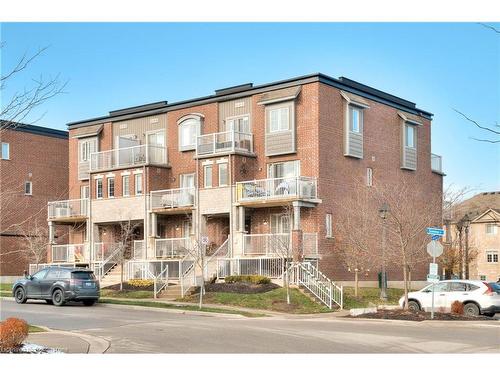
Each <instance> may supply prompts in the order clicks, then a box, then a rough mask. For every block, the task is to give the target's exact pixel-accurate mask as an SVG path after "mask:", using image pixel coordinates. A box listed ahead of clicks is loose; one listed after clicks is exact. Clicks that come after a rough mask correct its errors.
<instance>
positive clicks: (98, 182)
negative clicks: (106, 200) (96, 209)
mask: <svg viewBox="0 0 500 375" xmlns="http://www.w3.org/2000/svg"><path fill="white" fill-rule="evenodd" d="M95 196H96V198H97V199H102V178H96V180H95Z"/></svg>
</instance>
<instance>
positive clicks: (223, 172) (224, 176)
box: [219, 163, 229, 186]
mask: <svg viewBox="0 0 500 375" xmlns="http://www.w3.org/2000/svg"><path fill="white" fill-rule="evenodd" d="M228 180H229V179H228V173H227V163H220V164H219V186H227V184H228Z"/></svg>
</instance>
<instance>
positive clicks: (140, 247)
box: [132, 240, 146, 259]
mask: <svg viewBox="0 0 500 375" xmlns="http://www.w3.org/2000/svg"><path fill="white" fill-rule="evenodd" d="M145 244H146V243H145V242H144V240H135V241H134V252H133V255H132V257H133V258H134V259H144V258H146V246H145Z"/></svg>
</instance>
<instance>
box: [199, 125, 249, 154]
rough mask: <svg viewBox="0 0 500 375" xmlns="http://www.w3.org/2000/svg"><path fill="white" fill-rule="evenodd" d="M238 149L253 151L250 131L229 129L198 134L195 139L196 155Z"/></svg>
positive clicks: (236, 150)
mask: <svg viewBox="0 0 500 375" xmlns="http://www.w3.org/2000/svg"><path fill="white" fill-rule="evenodd" d="M238 151H240V152H246V153H250V152H253V135H252V133H243V132H238V131H233V130H230V131H226V132H220V133H211V134H204V135H199V136H198V137H197V140H196V155H212V154H219V153H228V152H238Z"/></svg>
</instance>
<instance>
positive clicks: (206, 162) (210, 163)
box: [201, 160, 214, 166]
mask: <svg viewBox="0 0 500 375" xmlns="http://www.w3.org/2000/svg"><path fill="white" fill-rule="evenodd" d="M213 163H214V161H213V160H205V161H204V162H202V163H201V165H202V166H205V165H212V164H213Z"/></svg>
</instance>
